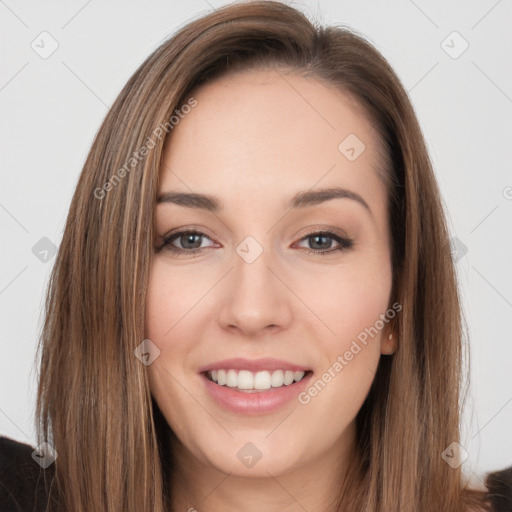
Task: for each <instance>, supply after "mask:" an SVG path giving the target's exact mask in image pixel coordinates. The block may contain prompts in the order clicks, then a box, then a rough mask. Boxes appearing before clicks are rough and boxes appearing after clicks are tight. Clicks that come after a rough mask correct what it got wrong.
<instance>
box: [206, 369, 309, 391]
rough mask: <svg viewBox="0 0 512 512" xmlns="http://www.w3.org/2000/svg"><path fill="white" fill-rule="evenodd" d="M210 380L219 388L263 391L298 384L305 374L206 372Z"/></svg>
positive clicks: (234, 371) (286, 372)
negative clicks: (293, 383)
mask: <svg viewBox="0 0 512 512" xmlns="http://www.w3.org/2000/svg"><path fill="white" fill-rule="evenodd" d="M208 375H209V377H210V378H211V380H213V381H214V382H216V383H217V384H219V385H220V386H228V387H230V388H238V389H241V390H254V389H256V390H265V389H270V388H280V387H282V386H289V385H290V384H292V382H299V381H301V380H302V378H303V377H304V375H305V372H292V371H290V370H286V371H284V370H275V371H273V372H272V373H271V372H268V371H261V372H255V373H253V372H250V371H248V370H240V371H238V370H232V369H228V370H212V371H210V372H208Z"/></svg>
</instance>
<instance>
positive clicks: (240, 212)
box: [145, 70, 395, 476]
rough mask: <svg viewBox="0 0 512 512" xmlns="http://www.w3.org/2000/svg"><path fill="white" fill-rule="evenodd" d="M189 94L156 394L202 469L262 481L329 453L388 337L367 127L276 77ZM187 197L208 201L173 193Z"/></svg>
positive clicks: (165, 242)
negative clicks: (190, 106) (192, 103)
mask: <svg viewBox="0 0 512 512" xmlns="http://www.w3.org/2000/svg"><path fill="white" fill-rule="evenodd" d="M193 96H194V97H195V98H196V100H197V106H196V107H195V108H194V109H192V110H191V111H190V113H188V114H187V115H186V116H185V117H184V118H183V119H182V120H181V121H180V123H179V124H178V125H177V126H175V127H174V129H173V131H172V137H171V139H170V140H168V144H167V146H166V148H165V153H164V165H163V166H162V169H161V175H160V182H159V194H160V197H161V201H160V202H159V203H158V204H157V206H156V212H155V235H156V236H155V253H154V256H153V260H152V263H151V275H150V283H149V290H148V295H147V306H146V333H145V334H146V338H149V339H150V340H151V342H152V343H154V344H155V345H156V346H157V347H158V349H159V350H160V355H159V356H158V357H157V358H156V359H155V360H154V362H153V363H151V364H150V365H149V366H148V367H147V368H148V371H149V377H150V386H151V392H152V395H153V397H154V398H155V400H156V402H157V404H158V406H159V408H160V409H161V411H162V413H163V415H164V416H165V418H166V420H167V422H168V423H169V425H170V427H171V429H172V430H173V431H174V433H175V434H176V436H177V439H178V440H179V441H178V445H177V446H176V450H179V451H180V453H181V455H182V456H183V457H185V458H188V460H189V461H191V464H195V465H196V466H197V467H202V468H205V467H211V468H215V469H216V470H220V471H223V472H226V473H231V474H233V475H240V476H244V475H245V476H262V475H263V476H266V475H267V474H268V473H267V472H270V473H271V474H272V475H278V474H283V473H285V472H290V471H293V470H298V469H300V468H303V467H306V466H307V465H314V464H316V463H320V462H321V461H322V460H327V459H329V458H331V459H332V460H336V459H339V458H340V457H342V454H343V452H344V451H345V450H346V449H347V448H348V447H349V446H350V445H351V443H352V442H353V439H354V433H355V423H354V420H355V417H356V414H357V412H358V410H359V409H360V407H361V406H362V404H363V402H364V399H365V397H366V396H367V393H368V391H369V389H370V386H371V383H372V380H373V377H374V374H375V371H376V368H377V365H378V362H379V358H380V357H381V354H382V353H385V354H388V353H391V352H392V351H393V349H394V345H393V343H394V342H395V341H394V340H393V343H392V342H391V341H389V339H388V335H389V333H390V332H391V331H390V326H391V322H389V318H391V317H392V316H394V313H395V311H394V310H393V315H392V316H391V314H390V313H389V312H390V308H391V304H390V299H391V297H390V292H391V284H392V282H391V276H392V268H391V252H390V235H389V230H388V217H387V198H386V191H385V188H384V185H383V183H382V182H381V180H380V179H379V177H378V174H377V168H378V167H377V166H378V164H379V162H380V161H381V159H380V158H379V154H378V137H377V133H376V132H375V131H374V130H373V129H372V126H371V123H370V122H369V121H367V119H366V118H365V117H364V115H363V114H362V112H361V111H360V110H359V108H358V106H357V104H355V103H354V102H353V101H352V100H351V99H350V97H349V96H347V95H345V94H344V93H342V92H340V91H338V90H336V89H334V88H330V87H327V86H325V85H323V84H322V83H320V82H319V81H316V80H314V79H312V78H302V77H299V76H296V75H292V74H287V75H283V76H281V75H280V74H278V73H277V72H276V71H275V70H258V71H254V70H253V71H250V72H244V73H242V74H238V75H235V76H230V77H224V78H221V79H219V80H217V81H215V82H213V83H211V84H207V85H205V86H203V87H201V88H200V89H199V90H198V91H196V92H195V93H194V94H193ZM351 134H352V135H351ZM347 137H348V139H347ZM363 144H364V146H363ZM327 189H336V190H337V192H338V194H334V195H333V194H330V193H328V192H326V193H325V194H323V195H321V194H313V195H312V193H317V192H319V191H321V190H327ZM192 193H193V194H202V195H207V196H208V198H206V199H205V198H202V199H201V198H200V199H197V198H196V199H194V198H191V197H189V198H188V199H187V196H186V195H178V194H192ZM299 194H304V195H303V196H302V197H301V198H300V200H297V198H299V197H300V196H299ZM212 198H214V199H213V200H212ZM294 199H296V200H295V202H294ZM214 206H216V208H214ZM184 231H188V233H185V234H184V233H183V232H184ZM384 357H385V356H384ZM212 379H214V380H217V382H215V381H214V380H212ZM254 388H256V389H254Z"/></svg>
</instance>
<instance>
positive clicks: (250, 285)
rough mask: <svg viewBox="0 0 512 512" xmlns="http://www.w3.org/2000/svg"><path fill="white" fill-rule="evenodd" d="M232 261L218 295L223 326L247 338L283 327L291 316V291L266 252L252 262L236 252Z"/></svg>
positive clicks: (220, 321) (287, 324)
mask: <svg viewBox="0 0 512 512" xmlns="http://www.w3.org/2000/svg"><path fill="white" fill-rule="evenodd" d="M233 264H234V268H233V269H232V271H231V272H230V273H229V275H228V276H226V280H225V285H224V288H223V293H222V297H220V298H219V300H220V301H221V306H220V312H219V323H220V325H221V326H222V328H224V329H227V330H231V331H238V334H240V333H242V334H243V335H244V336H245V337H247V338H249V337H250V338H257V337H258V336H264V335H265V334H268V333H270V332H272V331H276V332H277V331H279V330H282V329H286V328H287V327H288V326H289V325H290V323H291V319H292V309H291V303H290V301H291V297H292V295H293V294H292V293H291V292H290V289H289V288H288V287H287V286H286V284H285V283H286V278H285V276H283V275H280V274H282V272H280V271H279V266H278V265H277V264H276V262H275V260H274V261H272V258H271V257H270V254H269V251H266V250H264V251H263V252H262V254H260V256H259V257H258V258H257V259H256V260H255V261H253V262H252V263H248V262H247V261H246V260H244V259H243V258H242V257H240V256H239V255H238V254H236V253H235V254H234V257H233Z"/></svg>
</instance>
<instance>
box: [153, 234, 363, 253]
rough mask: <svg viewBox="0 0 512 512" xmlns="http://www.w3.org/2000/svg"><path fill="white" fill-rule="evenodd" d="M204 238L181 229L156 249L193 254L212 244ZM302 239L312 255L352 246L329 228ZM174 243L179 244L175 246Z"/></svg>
mask: <svg viewBox="0 0 512 512" xmlns="http://www.w3.org/2000/svg"><path fill="white" fill-rule="evenodd" d="M202 239H203V240H202ZM204 240H210V241H211V242H212V240H211V238H210V237H208V236H207V235H205V234H204V233H202V232H201V231H196V230H191V229H183V230H181V231H178V232H175V233H172V234H170V235H168V236H165V237H163V242H162V245H161V246H160V248H159V249H158V250H159V251H160V250H163V249H165V250H169V251H171V252H173V253H175V254H177V255H178V256H179V255H190V254H195V253H198V252H201V251H202V250H203V249H206V248H208V247H210V248H211V247H212V245H206V246H205V245H203V243H202V242H203V241H204ZM303 241H310V247H309V253H312V254H313V255H317V254H318V255H325V254H330V253H334V252H337V251H343V250H350V249H352V248H353V247H354V242H353V240H352V239H350V238H348V237H343V236H340V235H339V234H337V233H334V232H333V231H329V230H322V231H313V232H311V233H309V234H307V235H306V236H304V237H303V238H302V239H301V240H300V242H303ZM311 241H312V243H311ZM332 241H335V242H336V243H337V244H338V246H337V247H335V248H332ZM176 243H178V244H179V245H178V246H176V245H175V244H176ZM306 249H307V248H306Z"/></svg>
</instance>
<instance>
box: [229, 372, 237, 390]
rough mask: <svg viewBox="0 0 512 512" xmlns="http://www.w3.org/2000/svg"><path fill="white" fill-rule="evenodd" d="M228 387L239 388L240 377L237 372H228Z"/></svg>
mask: <svg viewBox="0 0 512 512" xmlns="http://www.w3.org/2000/svg"><path fill="white" fill-rule="evenodd" d="M226 386H229V387H230V388H236V387H238V375H237V371H236V370H228V373H227V375H226Z"/></svg>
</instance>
